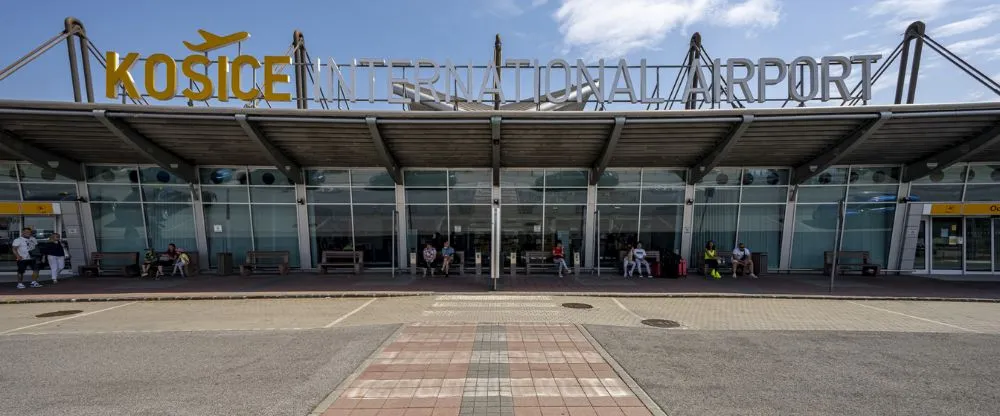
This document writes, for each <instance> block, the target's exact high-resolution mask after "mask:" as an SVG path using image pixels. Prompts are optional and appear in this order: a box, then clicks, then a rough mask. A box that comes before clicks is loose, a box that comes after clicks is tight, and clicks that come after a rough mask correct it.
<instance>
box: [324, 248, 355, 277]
mask: <svg viewBox="0 0 1000 416" xmlns="http://www.w3.org/2000/svg"><path fill="white" fill-rule="evenodd" d="M363 264H364V252H362V251H342V250H324V251H323V252H322V253H320V261H319V263H317V264H316V265H317V267H319V272H320V273H324V274H325V273H326V270H327V269H328V268H331V267H337V266H349V267H351V268H352V270H353V272H354V273H355V274H357V273H361V270H362V269H361V267H362V265H363Z"/></svg>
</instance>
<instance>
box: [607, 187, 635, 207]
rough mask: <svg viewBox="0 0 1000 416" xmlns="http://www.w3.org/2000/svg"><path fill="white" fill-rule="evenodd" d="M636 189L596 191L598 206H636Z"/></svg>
mask: <svg viewBox="0 0 1000 416" xmlns="http://www.w3.org/2000/svg"><path fill="white" fill-rule="evenodd" d="M639 192H640V191H639V190H638V189H628V188H624V189H613V188H612V189H601V188H598V189H597V203H598V204H638V203H639Z"/></svg>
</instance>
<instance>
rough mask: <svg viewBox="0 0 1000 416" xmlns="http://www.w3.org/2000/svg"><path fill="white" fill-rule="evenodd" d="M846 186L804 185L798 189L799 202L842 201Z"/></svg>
mask: <svg viewBox="0 0 1000 416" xmlns="http://www.w3.org/2000/svg"><path fill="white" fill-rule="evenodd" d="M846 190H847V187H846V186H802V187H799V189H798V191H796V194H797V195H796V198H797V200H798V202H840V201H841V200H842V199H844V192H845V191H846Z"/></svg>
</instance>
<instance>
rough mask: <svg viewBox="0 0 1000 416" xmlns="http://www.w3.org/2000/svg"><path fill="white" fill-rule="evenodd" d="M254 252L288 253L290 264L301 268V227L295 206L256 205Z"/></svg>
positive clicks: (254, 210) (254, 208)
mask: <svg viewBox="0 0 1000 416" xmlns="http://www.w3.org/2000/svg"><path fill="white" fill-rule="evenodd" d="M252 212H253V241H254V250H258V251H287V252H288V254H289V256H288V264H289V265H290V266H292V267H298V266H299V232H298V230H299V226H298V221H297V219H296V217H295V206H294V205H254V206H253V209H252Z"/></svg>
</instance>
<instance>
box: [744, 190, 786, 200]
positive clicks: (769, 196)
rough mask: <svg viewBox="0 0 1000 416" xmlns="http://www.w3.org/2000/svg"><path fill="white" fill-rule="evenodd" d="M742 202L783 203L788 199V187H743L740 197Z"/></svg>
mask: <svg viewBox="0 0 1000 416" xmlns="http://www.w3.org/2000/svg"><path fill="white" fill-rule="evenodd" d="M740 198H743V202H749V203H762V202H771V203H778V202H785V201H786V200H787V199H788V187H786V186H754V187H749V186H748V187H744V188H743V192H742V193H741V195H740Z"/></svg>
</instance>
